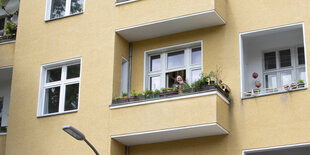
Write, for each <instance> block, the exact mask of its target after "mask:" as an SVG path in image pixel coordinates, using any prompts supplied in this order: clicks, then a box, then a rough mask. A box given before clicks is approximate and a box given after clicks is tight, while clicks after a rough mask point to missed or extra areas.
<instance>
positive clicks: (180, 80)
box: [177, 76, 183, 84]
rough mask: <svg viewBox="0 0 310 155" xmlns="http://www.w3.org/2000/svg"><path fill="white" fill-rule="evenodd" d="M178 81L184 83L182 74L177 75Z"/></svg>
mask: <svg viewBox="0 0 310 155" xmlns="http://www.w3.org/2000/svg"><path fill="white" fill-rule="evenodd" d="M177 82H178V83H180V84H181V83H183V79H182V77H181V76H178V77H177Z"/></svg>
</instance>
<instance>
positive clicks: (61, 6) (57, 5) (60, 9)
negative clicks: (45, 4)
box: [51, 0, 66, 19]
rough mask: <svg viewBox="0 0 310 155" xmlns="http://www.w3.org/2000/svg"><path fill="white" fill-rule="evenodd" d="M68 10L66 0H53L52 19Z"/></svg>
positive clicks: (61, 15)
mask: <svg viewBox="0 0 310 155" xmlns="http://www.w3.org/2000/svg"><path fill="white" fill-rule="evenodd" d="M65 11H66V0H52V8H51V19H53V18H59V17H63V16H64V15H65Z"/></svg>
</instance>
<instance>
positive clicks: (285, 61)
mask: <svg viewBox="0 0 310 155" xmlns="http://www.w3.org/2000/svg"><path fill="white" fill-rule="evenodd" d="M279 54H280V67H288V66H291V50H290V49H287V50H282V51H280V52H279Z"/></svg>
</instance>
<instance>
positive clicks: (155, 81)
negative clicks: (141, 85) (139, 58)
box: [150, 76, 160, 91]
mask: <svg viewBox="0 0 310 155" xmlns="http://www.w3.org/2000/svg"><path fill="white" fill-rule="evenodd" d="M150 86H151V90H153V91H154V90H156V89H158V90H159V89H160V76H157V77H151V79H150Z"/></svg>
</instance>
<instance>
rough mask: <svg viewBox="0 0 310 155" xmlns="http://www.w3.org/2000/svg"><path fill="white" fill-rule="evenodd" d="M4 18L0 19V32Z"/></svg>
mask: <svg viewBox="0 0 310 155" xmlns="http://www.w3.org/2000/svg"><path fill="white" fill-rule="evenodd" d="M4 23H5V18H1V19H0V30H3V29H4Z"/></svg>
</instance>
